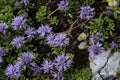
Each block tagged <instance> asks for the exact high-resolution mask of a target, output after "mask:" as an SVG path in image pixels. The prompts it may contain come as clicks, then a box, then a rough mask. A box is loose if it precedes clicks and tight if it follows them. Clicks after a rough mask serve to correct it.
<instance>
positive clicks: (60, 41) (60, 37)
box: [54, 33, 69, 47]
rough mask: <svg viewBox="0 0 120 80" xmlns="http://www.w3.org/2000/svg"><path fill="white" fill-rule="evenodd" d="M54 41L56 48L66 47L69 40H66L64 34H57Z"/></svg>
mask: <svg viewBox="0 0 120 80" xmlns="http://www.w3.org/2000/svg"><path fill="white" fill-rule="evenodd" d="M54 41H55V45H56V46H60V47H62V46H66V45H68V43H69V38H67V35H66V34H62V33H58V34H56V36H55V39H54Z"/></svg>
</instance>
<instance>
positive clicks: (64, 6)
mask: <svg viewBox="0 0 120 80" xmlns="http://www.w3.org/2000/svg"><path fill="white" fill-rule="evenodd" d="M68 5H69V1H68V0H61V1H60V2H59V4H58V7H59V8H61V9H62V10H64V11H67V9H68Z"/></svg>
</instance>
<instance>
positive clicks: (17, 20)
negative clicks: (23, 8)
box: [12, 16, 26, 30]
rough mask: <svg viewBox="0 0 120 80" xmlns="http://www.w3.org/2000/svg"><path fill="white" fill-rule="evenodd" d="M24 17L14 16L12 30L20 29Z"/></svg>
mask: <svg viewBox="0 0 120 80" xmlns="http://www.w3.org/2000/svg"><path fill="white" fill-rule="evenodd" d="M25 23H26V19H25V18H24V17H23V16H16V17H15V18H14V19H13V22H12V28H13V29H14V30H21V29H22V28H24V27H25V25H26V24H25Z"/></svg>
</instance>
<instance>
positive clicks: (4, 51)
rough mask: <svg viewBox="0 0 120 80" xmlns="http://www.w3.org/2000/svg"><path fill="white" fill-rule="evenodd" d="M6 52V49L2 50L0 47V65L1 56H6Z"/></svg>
mask: <svg viewBox="0 0 120 80" xmlns="http://www.w3.org/2000/svg"><path fill="white" fill-rule="evenodd" d="M7 51H8V50H7V49H3V48H2V47H1V46H0V63H1V62H2V61H3V58H2V57H3V56H5V55H6V52H7Z"/></svg>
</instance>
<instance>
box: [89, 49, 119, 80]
mask: <svg viewBox="0 0 120 80" xmlns="http://www.w3.org/2000/svg"><path fill="white" fill-rule="evenodd" d="M89 60H90V68H91V70H92V73H93V78H92V80H117V79H116V73H117V71H119V70H120V52H115V53H111V49H109V50H108V51H105V52H103V53H102V54H100V55H99V56H98V57H97V58H95V59H92V58H90V57H89Z"/></svg>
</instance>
